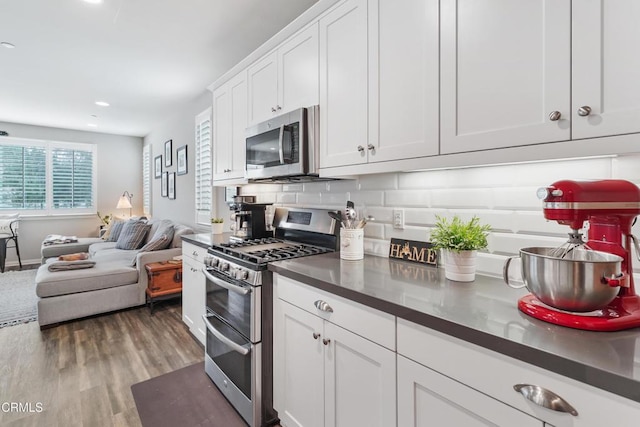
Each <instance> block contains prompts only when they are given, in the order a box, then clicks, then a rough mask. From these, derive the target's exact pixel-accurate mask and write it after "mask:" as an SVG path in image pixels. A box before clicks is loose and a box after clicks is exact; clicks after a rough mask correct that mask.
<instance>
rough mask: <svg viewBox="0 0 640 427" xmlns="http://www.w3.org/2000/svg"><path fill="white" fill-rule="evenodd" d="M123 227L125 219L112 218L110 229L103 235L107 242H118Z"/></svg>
mask: <svg viewBox="0 0 640 427" xmlns="http://www.w3.org/2000/svg"><path fill="white" fill-rule="evenodd" d="M122 227H124V221H123V220H121V219H114V220H111V223H110V224H109V229H108V230H107V232H106V233H105V236H104V237H103V238H104V240H105V242H117V241H118V237H120V233H121V232H122Z"/></svg>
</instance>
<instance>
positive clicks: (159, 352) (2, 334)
mask: <svg viewBox="0 0 640 427" xmlns="http://www.w3.org/2000/svg"><path fill="white" fill-rule="evenodd" d="M203 358H204V350H203V349H202V347H201V346H200V345H199V343H197V341H196V340H195V338H193V337H192V336H191V335H190V334H189V332H188V330H187V327H186V326H185V324H184V323H183V322H182V319H181V305H180V302H179V300H177V301H165V302H162V303H160V304H158V305H157V308H154V314H153V316H150V315H149V310H148V309H147V308H145V307H140V308H135V309H130V310H124V311H120V312H117V313H113V314H108V315H103V316H97V317H93V318H88V319H83V320H78V321H73V322H69V323H65V324H62V325H59V326H56V327H54V328H51V329H47V330H44V331H40V328H39V326H38V323H37V322H31V323H28V324H24V325H18V326H11V327H6V328H2V329H0V405H2V406H0V425H2V426H6V427H16V426H21V427H22V426H47V427H55V426H59V427H71V426H91V427H103V426H140V419H139V418H138V412H137V410H136V405H135V403H134V400H133V396H132V394H131V388H130V387H131V385H133V384H135V383H138V382H140V381H144V380H146V379H149V378H152V377H156V376H158V375H162V374H165V373H167V372H171V371H174V370H177V369H180V368H182V367H185V366H188V365H191V364H193V363H196V362H201V361H202V360H203ZM7 403H14V404H15V403H18V404H21V405H22V408H21V409H22V411H10V410H9V411H7V410H8V409H9V408H10V406H8V405H7ZM39 405H41V408H42V411H41V412H39V411H38V408H39ZM14 406H15V405H14Z"/></svg>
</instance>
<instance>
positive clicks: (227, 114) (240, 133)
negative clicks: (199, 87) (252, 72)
mask: <svg viewBox="0 0 640 427" xmlns="http://www.w3.org/2000/svg"><path fill="white" fill-rule="evenodd" d="M246 127H247V75H246V72H245V71H243V72H241V73H239V74H238V75H237V76H235V77H233V78H232V79H231V80H229V81H228V82H226V83H225V84H223V85H222V86H220V87H219V88H217V89H216V90H215V91H214V92H213V164H214V169H213V180H214V182H215V181H226V182H228V180H238V179H244V169H245V129H246Z"/></svg>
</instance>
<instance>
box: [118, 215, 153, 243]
mask: <svg viewBox="0 0 640 427" xmlns="http://www.w3.org/2000/svg"><path fill="white" fill-rule="evenodd" d="M150 228H151V224H147V223H146V222H143V221H127V222H126V223H125V224H124V226H123V227H122V231H121V232H120V236H118V241H117V243H116V249H125V250H132V249H138V248H139V247H140V246H142V243H143V242H144V239H145V238H146V237H147V233H148V232H149V229H150Z"/></svg>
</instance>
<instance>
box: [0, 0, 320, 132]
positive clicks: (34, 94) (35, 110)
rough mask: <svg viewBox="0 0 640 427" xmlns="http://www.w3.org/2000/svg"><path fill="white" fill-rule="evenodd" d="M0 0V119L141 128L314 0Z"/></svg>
mask: <svg viewBox="0 0 640 427" xmlns="http://www.w3.org/2000/svg"><path fill="white" fill-rule="evenodd" d="M94 1H95V0H94ZM0 2H1V7H0V9H1V11H2V17H3V19H2V24H1V25H0V42H9V43H12V44H13V45H15V48H14V49H8V48H4V47H1V46H0V121H4V122H13V123H23V124H31V125H41V126H51V127H58V128H67V129H78V130H85V131H95V132H103V133H112V134H120V135H133V136H145V135H147V134H148V133H149V132H151V130H152V129H154V127H156V126H157V125H158V124H159V123H160V122H161V121H162V120H163V119H167V118H168V117H171V116H172V115H173V114H175V112H176V109H178V108H180V107H181V105H184V104H185V103H187V102H189V101H192V100H194V99H195V98H197V97H198V96H201V95H202V94H203V93H204V92H205V91H206V87H207V86H208V85H209V84H211V83H213V81H215V80H216V79H217V78H218V77H220V76H221V75H222V74H224V73H225V72H226V71H228V70H229V69H230V68H231V67H232V66H233V65H235V64H236V63H237V62H239V61H240V60H241V59H243V58H244V57H246V56H247V55H248V54H249V53H251V52H252V51H253V50H255V49H256V48H257V47H258V46H260V45H261V44H262V43H264V42H265V41H266V40H267V39H269V38H270V37H271V36H272V35H274V34H275V33H277V32H278V31H279V30H280V29H282V28H283V27H284V26H286V24H288V23H289V22H291V21H292V20H293V19H294V18H295V17H297V16H298V15H300V14H301V13H302V12H303V11H305V10H306V9H308V8H309V7H310V6H312V5H313V4H314V3H316V2H317V0H268V1H266V0H103V2H102V3H101V4H90V3H88V2H86V1H85V0H55V1H52V0H0ZM96 101H106V102H108V103H109V104H110V106H109V107H100V106H97V105H95V102H96ZM92 115H95V116H97V117H93V116H92ZM89 124H93V125H95V126H94V127H91V126H89Z"/></svg>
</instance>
